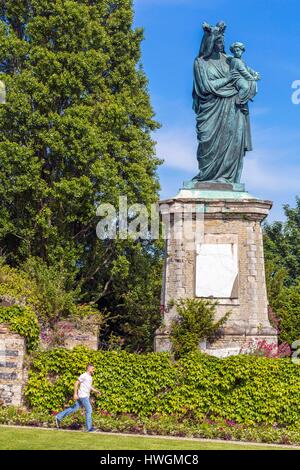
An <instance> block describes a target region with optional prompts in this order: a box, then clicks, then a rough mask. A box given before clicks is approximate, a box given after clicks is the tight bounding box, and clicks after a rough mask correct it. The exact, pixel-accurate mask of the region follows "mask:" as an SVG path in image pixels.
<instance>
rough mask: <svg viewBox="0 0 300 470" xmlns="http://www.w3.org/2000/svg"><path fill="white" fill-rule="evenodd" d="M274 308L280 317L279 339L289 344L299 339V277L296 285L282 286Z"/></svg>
mask: <svg viewBox="0 0 300 470" xmlns="http://www.w3.org/2000/svg"><path fill="white" fill-rule="evenodd" d="M274 309H275V312H276V315H277V317H278V318H279V319H280V328H279V330H280V340H281V341H282V342H287V343H289V344H290V345H291V344H292V343H293V342H294V341H298V340H299V339H300V278H299V279H298V283H297V284H296V285H293V286H290V287H283V288H282V289H281V291H280V292H279V295H277V296H276V303H275V304H274Z"/></svg>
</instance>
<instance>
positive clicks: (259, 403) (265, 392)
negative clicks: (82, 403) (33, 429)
mask: <svg viewBox="0 0 300 470" xmlns="http://www.w3.org/2000/svg"><path fill="white" fill-rule="evenodd" d="M88 362H93V364H94V365H95V367H96V371H95V375H94V386H95V387H96V388H99V389H100V390H102V392H103V395H102V397H99V398H98V397H95V400H96V410H98V411H100V410H102V411H103V410H105V411H107V412H110V413H134V414H137V415H139V416H150V415H153V414H168V415H171V414H178V415H182V416H191V415H194V416H197V417H199V418H200V417H202V416H206V417H210V418H212V419H213V418H214V417H224V418H226V419H229V420H234V421H236V422H238V423H247V424H252V423H270V424H274V423H277V424H295V423H299V424H300V385H299V384H300V367H299V366H298V365H296V364H293V363H292V362H291V361H290V359H267V358H263V357H254V356H234V357H229V358H226V359H217V358H213V357H210V356H206V355H203V354H201V353H198V352H197V353H193V354H190V355H188V356H186V357H184V358H183V359H181V360H180V361H178V362H174V361H173V360H172V358H171V357H170V356H169V355H168V354H167V353H152V354H146V355H137V354H129V353H126V352H124V351H122V352H117V351H115V352H101V351H89V350H87V349H84V348H78V349H75V350H73V351H67V350H64V349H55V350H52V351H48V352H40V353H36V354H35V355H34V359H33V362H32V365H31V370H30V372H29V381H28V384H27V388H26V397H27V401H28V404H29V406H31V407H33V408H35V409H38V410H44V411H45V410H48V411H49V412H51V411H58V410H60V409H61V408H62V407H63V406H64V405H65V404H67V403H68V401H69V400H72V390H73V385H74V381H75V380H76V379H77V377H78V375H79V374H81V373H82V372H83V371H84V370H85V367H86V365H87V363H88Z"/></svg>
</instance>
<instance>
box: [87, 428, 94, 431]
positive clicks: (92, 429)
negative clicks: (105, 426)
mask: <svg viewBox="0 0 300 470" xmlns="http://www.w3.org/2000/svg"><path fill="white" fill-rule="evenodd" d="M95 431H96V429H95V428H91V429H88V432H95Z"/></svg>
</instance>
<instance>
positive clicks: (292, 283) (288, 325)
mask: <svg viewBox="0 0 300 470" xmlns="http://www.w3.org/2000/svg"><path fill="white" fill-rule="evenodd" d="M284 211H285V216H286V221H285V222H274V223H273V224H267V225H266V226H265V228H264V234H265V236H264V249H265V259H266V279H267V288H268V296H269V302H270V305H271V307H272V310H273V311H274V313H275V314H276V316H277V317H278V319H279V320H280V326H279V330H280V336H279V337H280V340H281V341H282V342H284V341H287V342H288V343H289V344H291V343H292V342H294V341H296V340H298V339H300V294H299V292H300V199H299V198H296V207H295V208H291V207H290V206H289V205H285V206H284Z"/></svg>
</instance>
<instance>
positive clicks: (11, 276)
mask: <svg viewBox="0 0 300 470" xmlns="http://www.w3.org/2000/svg"><path fill="white" fill-rule="evenodd" d="M68 286H70V282H69V275H68V273H67V272H66V270H65V269H64V268H63V266H61V265H56V266H50V267H48V266H47V265H46V263H44V262H43V261H42V260H41V259H38V258H29V259H28V260H27V261H26V262H25V263H24V265H23V266H22V269H15V268H11V267H9V266H7V265H5V264H3V262H2V263H0V298H1V299H4V300H7V301H12V302H13V303H20V304H22V305H24V304H25V305H27V306H29V307H30V308H31V309H32V310H34V311H35V313H36V314H37V316H38V319H39V321H40V323H41V324H43V325H50V326H51V327H53V326H54V325H55V323H56V322H57V321H58V320H60V319H62V318H72V319H74V321H76V318H77V319H82V318H83V317H88V316H90V315H97V316H98V317H99V318H98V321H99V323H101V322H102V316H101V314H100V312H99V310H97V309H96V308H95V306H92V305H80V304H78V303H76V301H77V297H78V292H76V291H73V290H67V289H68Z"/></svg>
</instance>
